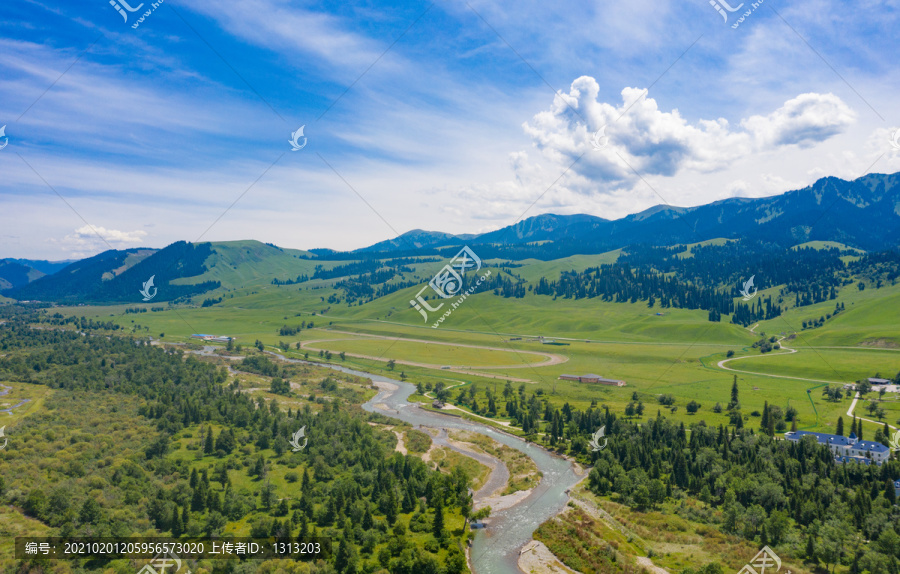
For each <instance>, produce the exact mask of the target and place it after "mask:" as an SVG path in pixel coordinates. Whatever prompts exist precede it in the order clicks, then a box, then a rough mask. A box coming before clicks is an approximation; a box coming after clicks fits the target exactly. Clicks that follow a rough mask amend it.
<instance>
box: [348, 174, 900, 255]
mask: <svg viewBox="0 0 900 574" xmlns="http://www.w3.org/2000/svg"><path fill="white" fill-rule="evenodd" d="M410 233H416V237H417V238H421V237H423V236H426V234H430V236H432V237H438V236H440V237H441V239H442V240H443V241H445V242H451V243H453V244H455V245H461V244H462V243H463V242H466V243H468V244H469V245H479V244H480V245H488V244H493V245H494V246H498V245H506V246H524V245H525V244H528V243H534V242H540V241H543V242H547V241H549V242H553V243H554V245H552V246H543V247H542V248H540V249H521V248H520V249H505V250H500V251H502V252H503V253H504V254H506V255H502V256H509V257H513V256H515V255H522V256H526V255H527V256H537V257H539V258H541V259H548V258H549V259H555V258H557V257H565V256H568V255H573V254H576V253H601V252H605V251H609V250H612V249H617V248H620V247H625V246H627V245H632V244H637V243H649V244H654V245H672V244H677V243H694V242H698V241H705V240H708V239H714V238H719V237H722V238H735V239H736V238H747V239H760V240H765V241H771V242H774V243H778V244H781V245H783V246H790V245H795V244H798V243H804V242H807V241H838V242H840V243H844V244H846V245H849V246H852V247H857V248H859V249H864V250H867V251H878V250H883V249H890V248H895V247H897V245H898V243H900V173H895V174H888V175H886V174H869V175H866V176H863V177H861V178H859V179H856V180H853V181H846V180H843V179H840V178H836V177H825V178H822V179H819V180H818V181H816V182H815V183H814V184H812V185H810V186H808V187H805V188H803V189H798V190H794V191H789V192H787V193H784V194H781V195H775V196H770V197H761V198H741V197H737V198H730V199H724V200H720V201H715V202H713V203H709V204H706V205H701V206H697V207H675V206H669V205H656V206H653V207H651V208H649V209H646V210H644V211H642V212H640V213H635V214H632V215H628V216H626V217H623V218H621V219H617V220H613V221H610V220H607V219H603V218H600V217H595V216H591V215H583V214H580V215H556V214H542V215H538V216H535V217H530V218H528V219H524V220H522V221H519V222H517V223H515V224H513V225H510V226H508V227H504V228H502V229H498V230H497V231H492V232H489V233H484V234H481V235H477V236H474V237H472V238H469V239H462V237H463V236H453V235H451V234H442V233H440V232H424V231H421V230H417V231H416V232H410ZM406 235H407V234H404V235H402V236H400V237H399V238H397V239H394V240H391V241H383V242H380V243H376V244H375V245H372V246H369V247H366V248H363V249H359V250H357V251H356V252H358V253H371V252H373V251H385V252H389V251H407V250H409V249H410V248H409V246H408V243H409V242H407V241H398V240H400V239H401V238H404V237H405V236H406ZM422 247H425V245H422Z"/></svg>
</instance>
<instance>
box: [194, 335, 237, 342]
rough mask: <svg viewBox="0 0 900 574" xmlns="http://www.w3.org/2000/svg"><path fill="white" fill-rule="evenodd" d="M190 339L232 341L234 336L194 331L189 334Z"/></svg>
mask: <svg viewBox="0 0 900 574" xmlns="http://www.w3.org/2000/svg"><path fill="white" fill-rule="evenodd" d="M191 339H201V340H203V341H212V342H214V343H227V342H229V341H233V340H234V339H235V337H225V336H222V335H204V334H202V333H195V334H193V335H191Z"/></svg>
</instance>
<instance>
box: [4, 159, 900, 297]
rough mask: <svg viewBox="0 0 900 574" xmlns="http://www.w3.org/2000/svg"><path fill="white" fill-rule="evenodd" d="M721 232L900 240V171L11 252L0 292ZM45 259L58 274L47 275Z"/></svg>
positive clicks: (204, 287)
mask: <svg viewBox="0 0 900 574" xmlns="http://www.w3.org/2000/svg"><path fill="white" fill-rule="evenodd" d="M718 238H723V239H745V240H756V241H761V242H764V243H768V244H773V245H778V246H780V247H782V248H788V247H792V246H794V245H798V244H803V243H807V242H815V241H824V242H828V241H831V242H837V243H840V244H843V245H846V246H848V247H852V248H856V249H861V250H864V251H884V250H889V249H896V248H897V247H898V245H900V173H897V174H891V175H884V174H871V175H867V176H864V177H861V178H859V179H856V180H854V181H845V180H842V179H839V178H835V177H826V178H822V179H820V180H818V181H817V182H815V183H814V184H813V185H811V186H808V187H805V188H803V189H799V190H795V191H790V192H787V193H784V194H782V195H777V196H772V197H763V198H731V199H725V200H721V201H716V202H713V203H710V204H707V205H701V206H697V207H673V206H668V205H657V206H654V207H651V208H649V209H646V210H644V211H642V212H640V213H635V214H632V215H628V216H626V217H623V218H621V219H617V220H607V219H603V218H601V217H595V216H593V215H585V214H580V215H556V214H551V213H547V214H541V215H537V216H535V217H529V218H527V219H523V220H522V221H518V222H516V223H515V224H514V225H510V226H508V227H505V228H503V229H499V230H497V231H492V232H489V233H483V234H480V235H475V234H451V233H444V232H438V231H424V230H421V229H416V230H412V231H409V232H407V233H404V234H403V235H401V236H398V237H397V238H394V239H391V240H387V241H382V242H379V243H376V244H374V245H370V246H369V247H365V248H362V249H358V250H356V251H352V252H339V251H333V250H331V249H313V250H309V251H300V250H295V249H287V248H281V247H278V246H275V245H271V244H262V243H259V242H257V241H252V240H251V241H243V242H242V241H235V242H220V243H198V244H191V243H187V242H184V241H178V242H176V243H173V244H171V245H169V246H168V247H165V248H164V249H149V248H134V249H124V250H114V249H113V250H109V251H105V252H103V253H100V254H98V255H95V256H93V257H89V258H86V259H83V260H80V261H75V262H72V263H68V264H66V265H65V267H64V268H62V269H58V267H59V266H60V264H63V263H66V262H47V261H31V260H15V259H5V260H0V293H2V294H3V295H4V296H6V297H11V298H13V299H17V300H20V301H21V300H38V301H56V302H62V303H72V302H117V301H131V302H139V301H141V296H140V295H139V293H138V290H139V289H140V286H141V285H143V283H144V282H145V281H148V280H149V278H150V277H154V282H155V283H154V286H155V287H156V288H157V289H158V290H159V295H158V296H157V297H155V298H154V299H152V300H154V301H176V300H184V299H186V298H189V297H192V296H195V295H199V294H203V293H206V292H208V291H211V290H213V289H218V288H219V287H222V286H223V284H224V287H225V288H226V289H228V288H236V287H239V286H240V285H242V284H243V283H244V282H245V281H246V280H247V279H248V278H250V277H257V278H267V277H277V278H279V279H283V280H287V279H289V278H291V279H292V278H294V277H297V276H299V275H302V274H308V275H312V274H313V273H314V271H315V266H316V265H318V263H317V261H322V262H327V261H348V260H361V259H389V258H396V257H401V256H402V257H406V256H412V255H442V256H448V255H453V254H454V253H455V252H456V251H457V250H458V249H459V247H460V246H462V245H464V244H467V245H469V246H472V247H473V248H474V249H475V251H476V252H477V254H478V255H479V257H481V258H482V259H489V258H502V259H506V260H523V259H528V258H534V259H539V260H544V261H549V260H554V259H560V258H563V257H568V256H571V255H576V254H593V253H605V252H609V251H613V250H616V249H620V248H623V247H627V246H630V245H654V246H671V245H677V244H688V243H697V242H701V241H706V240H710V239H718ZM31 264H33V265H31ZM38 267H42V268H43V269H46V270H47V271H49V272H52V274H46V275H45V272H44V271H42V270H39V269H38ZM208 272H209V273H208ZM268 281H269V279H266V282H268Z"/></svg>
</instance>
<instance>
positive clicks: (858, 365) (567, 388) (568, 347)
mask: <svg viewBox="0 0 900 574" xmlns="http://www.w3.org/2000/svg"><path fill="white" fill-rule="evenodd" d="M613 257H614V256H613V255H610V254H605V255H601V256H575V257H572V258H567V259H569V260H570V261H565V262H562V263H561V261H563V260H559V261H555V262H527V264H526V265H524V266H523V267H519V268H516V272H517V273H518V274H521V275H522V276H531V275H533V276H534V277H539V276H541V275H545V274H550V273H552V272H554V269H557V268H558V269H565V268H566V267H567V266H571V267H570V268H573V269H579V268H584V267H588V266H591V265H598V264H601V263H602V262H605V261H606V260H610V261H611V260H612V258H613ZM294 261H297V262H298V263H299V262H300V260H297V259H294ZM305 263H306V262H304V264H305ZM551 264H552V265H551ZM431 265H435V264H431ZM425 266H426V265H425V264H423V267H425ZM554 266H555V267H554ZM551 267H553V269H551ZM429 269H430V268H429ZM529 274H530V275H529ZM248 280H249V279H248ZM261 280H262V278H259V281H260V282H259V283H257V284H255V285H253V286H252V287H251V286H248V287H246V288H245V289H244V290H243V291H239V290H234V291H229V292H226V293H224V294H223V296H224V300H223V302H222V303H221V304H219V305H215V306H213V307H208V308H189V307H179V308H177V309H171V310H165V311H161V312H147V313H139V314H124V311H125V308H126V307H125V306H113V307H78V308H61V309H59V310H60V312H62V313H64V314H76V315H85V316H92V317H96V318H98V319H103V320H108V319H109V318H112V319H113V320H115V321H116V322H118V323H119V324H121V325H122V326H123V327H125V328H126V330H129V329H133V328H134V327H135V326H136V325H140V329H139V330H138V332H139V333H146V334H149V335H151V336H153V337H155V338H156V337H159V336H160V335H161V334H165V337H164V339H163V340H164V341H174V342H177V341H182V342H185V341H188V340H189V337H190V335H191V334H192V333H197V332H201V333H214V334H222V335H226V334H227V335H231V336H236V337H238V339H237V341H236V343H238V344H240V345H242V346H243V347H244V348H245V349H246V348H248V347H250V346H251V345H252V344H253V342H254V341H256V340H259V341H262V342H263V343H264V344H266V345H276V344H278V343H279V342H280V341H282V342H285V343H287V344H289V345H290V346H291V350H290V351H289V352H287V353H286V354H287V355H288V356H290V357H294V358H303V357H304V356H305V354H306V353H308V354H309V358H310V360H321V359H319V357H318V351H317V349H328V350H330V351H332V352H333V353H334V354H335V355H337V353H338V352H339V351H345V352H346V353H347V356H346V357H345V359H344V360H342V361H341V360H339V359H338V357H337V356H334V357H332V361H334V362H338V363H339V364H342V365H345V366H347V367H351V368H357V369H360V370H363V371H367V372H372V373H381V374H385V375H388V376H398V375H399V374H400V372H401V371H403V373H404V375H405V376H406V377H407V380H409V381H411V382H413V383H417V382H423V383H431V384H434V383H437V382H441V383H443V384H444V385H458V384H464V385H472V384H474V385H476V387H477V391H476V398H477V400H478V401H479V403H483V401H485V400H486V392H487V390H488V389H490V390H492V391H493V392H494V394H495V396H499V394H500V391H502V389H503V387H504V385H505V381H506V380H510V381H512V383H513V385H514V386H515V387H518V386H519V385H520V384H522V383H526V385H527V387H528V390H527V393H528V394H530V393H532V392H535V393H541V394H543V396H544V397H546V398H548V399H549V401H550V402H551V404H553V405H555V406H557V407H562V406H563V405H564V404H565V403H567V402H568V403H570V404H571V405H572V406H575V407H579V408H586V407H588V406H590V405H591V404H598V405H607V406H609V407H610V409H612V410H613V411H616V412H620V413H621V412H623V411H624V410H625V407H626V406H627V405H628V403H630V402H632V401H633V393H637V399H638V400H640V401H641V402H642V403H643V404H644V407H645V411H646V412H645V414H644V416H655V414H656V410H657V409H661V408H662V409H663V411H664V412H665V414H666V416H669V417H672V418H675V419H677V420H682V421H683V422H685V423H690V422H693V421H696V420H699V419H703V420H706V421H707V422H708V423H709V424H725V423H726V422H727V418H726V416H725V414H718V413H714V412H712V410H711V409H712V407H713V406H714V405H715V404H716V403H720V404H723V405H724V404H726V403H727V402H728V400H729V391H730V385H731V381H732V377H733V376H734V375H735V374H736V375H737V376H738V383H739V387H740V389H741V402H742V404H743V405H744V413H745V415H746V414H748V413H750V412H752V411H754V410H761V409H762V406H763V404H764V403H765V402H766V401H768V402H769V403H772V404H776V405H779V406H781V407H782V408H786V407H787V406H788V405H790V406H793V407H794V408H796V409H798V411H799V417H800V424H801V426H809V425H816V424H817V425H818V427H817V428H819V429H820V430H827V429H828V428H833V424H834V422H835V421H836V419H837V416H839V415H840V414H842V413H843V412H845V411H846V405H844V404H842V403H828V402H825V401H824V400H822V398H821V397H820V396H817V395H819V392H820V391H819V392H814V393H813V394H812V396H811V397H808V396H807V393H806V389H808V388H809V387H811V386H813V385H814V384H817V383H813V382H810V381H806V380H804V379H813V380H825V381H835V382H851V381H855V380H857V379H861V378H865V377H870V376H874V375H875V374H876V373H880V374H881V375H882V376H893V375H894V374H896V373H897V372H900V352H897V351H894V350H891V349H893V347H892V346H893V345H897V344H898V341H900V333H898V329H897V327H896V325H895V321H894V318H895V317H897V316H900V286H885V287H882V288H881V289H866V290H862V291H860V290H859V289H857V288H856V286H855V285H848V286H846V287H844V288H842V289H841V290H840V292H839V296H838V299H837V300H838V301H840V302H843V303H844V305H845V310H844V311H843V312H842V313H840V314H838V315H836V316H834V317H832V318H831V319H828V321H827V322H826V323H825V325H824V326H822V327H819V328H817V329H807V330H803V329H802V325H801V323H802V321H803V320H806V319H807V318H813V317H816V318H818V317H819V316H824V315H825V314H827V313H830V312H832V311H833V310H834V301H828V302H824V303H819V304H816V305H810V306H807V307H801V308H797V309H793V308H789V309H788V310H787V311H786V312H785V313H784V315H783V316H781V317H778V318H776V319H772V320H769V321H762V322H760V324H759V325H758V326H756V327H755V328H754V332H750V331H749V330H748V329H745V328H743V327H741V326H739V325H733V324H730V323H726V322H722V323H714V322H709V321H708V320H707V316H706V312H705V311H701V310H694V311H692V310H686V309H671V308H669V309H663V308H660V307H659V305H656V306H655V307H653V308H648V307H647V305H646V304H645V303H640V302H638V303H612V302H603V301H600V300H597V299H581V300H571V299H555V300H554V299H553V298H551V297H548V296H543V295H541V296H535V295H527V296H526V297H525V298H522V299H513V298H510V299H505V298H502V297H496V296H493V295H491V294H488V293H484V294H478V295H473V296H471V297H469V298H468V299H467V300H466V303H465V305H462V306H460V307H459V308H458V309H457V310H456V311H455V312H454V313H453V315H452V316H450V317H449V318H448V320H447V321H445V322H444V323H443V324H442V325H441V328H439V329H433V328H431V327H430V325H423V324H422V318H421V316H420V315H418V313H416V312H415V311H414V310H412V309H410V307H409V298H410V294H411V293H413V292H414V290H413V289H412V288H410V289H408V290H401V291H398V292H396V293H392V294H390V295H387V296H385V297H382V298H379V299H376V300H375V301H373V302H371V303H368V304H366V305H364V306H361V307H360V306H354V307H346V306H332V305H329V304H328V303H326V302H325V301H324V298H325V297H324V295H327V293H329V292H332V290H330V289H328V288H326V289H312V290H311V289H307V288H298V287H296V286H273V285H267V284H262V283H261ZM776 291H777V290H776ZM137 306H141V305H137ZM146 306H147V307H149V306H150V305H146ZM323 312H325V314H324V315H323V314H322V313H323ZM301 323H305V324H306V328H305V329H301V330H300V331H299V332H298V333H296V334H295V335H289V336H282V335H280V334H279V330H280V329H281V328H282V327H283V326H285V325H287V326H289V327H291V328H295V327H300V326H301ZM310 323H312V327H313V328H312V329H310ZM795 332H796V333H797V335H796V337H795V338H794V339H792V340H790V341H785V343H786V344H787V345H788V346H790V347H791V348H793V349H796V350H797V352H796V353H794V354H783V355H777V356H776V355H774V354H773V355H765V356H762V355H759V354H758V351H756V350H755V349H751V348H750V345H751V344H752V343H753V342H754V341H756V340H757V339H759V337H760V334H761V333H766V334H767V336H770V335H773V334H775V335H779V336H781V334H782V333H783V334H784V335H789V334H791V333H795ZM360 335H370V336H371V335H374V336H377V337H386V338H387V339H373V338H372V337H366V336H360ZM538 336H544V337H546V338H548V339H551V340H554V341H555V342H556V343H557V344H555V345H547V344H541V342H540V341H539V340H538V339H537V337H538ZM298 342H299V343H301V344H303V345H307V346H309V347H310V348H309V349H304V350H302V351H297V350H296V349H295V348H294V347H295V346H296V343H298ZM428 342H434V343H442V344H441V345H434V344H429V343H428ZM476 347H487V348H490V349H491V350H488V349H482V348H476ZM834 347H837V348H834ZM841 347H850V348H841ZM728 351H733V353H734V356H736V357H742V356H745V355H751V356H753V358H748V359H739V360H733V361H730V362H729V363H728V364H727V366H728V367H730V368H733V369H737V370H740V371H745V372H740V373H734V372H729V371H727V370H724V369H721V368H719V367H718V366H717V363H718V362H719V361H721V360H724V359H726V352H728ZM531 353H549V354H552V355H558V356H561V357H563V358H565V359H566V362H564V363H557V364H548V363H547V362H546V359H545V358H544V357H543V356H540V355H534V354H531ZM245 354H246V353H245ZM352 354H355V355H360V357H353V356H351V355H352ZM757 356H761V357H763V358H756V357H757ZM366 357H371V358H366ZM378 357H380V358H381V360H374V359H375V358H378ZM387 359H394V360H396V361H398V365H397V367H396V368H395V370H394V371H391V370H389V369H388V368H387V366H386V360H387ZM402 363H416V364H418V366H417V365H414V364H402ZM504 365H506V366H519V367H520V368H504ZM438 366H449V367H452V368H453V370H452V371H448V370H442V369H440V368H439V367H438ZM459 367H482V369H481V373H482V374H478V373H473V372H465V370H460V369H458V368H459ZM485 368H490V369H489V370H487V369H485ZM584 373H597V374H600V375H601V376H604V377H608V378H613V379H622V380H625V381H626V382H627V386H626V387H624V388H615V387H607V386H602V385H590V384H582V383H577V382H570V381H559V380H558V378H559V376H560V375H561V374H584ZM488 374H490V375H491V376H492V377H494V378H490V377H488ZM771 375H778V377H779V378H776V377H773V376H771ZM783 377H787V378H783ZM300 390H301V391H302V392H312V389H309V388H303V389H300ZM664 393H665V394H671V395H673V396H674V397H675V399H676V403H675V406H677V407H678V408H677V409H676V411H675V412H674V413H672V412H670V411H669V410H668V409H665V408H663V407H661V405H659V404H658V402H657V400H656V399H657V397H658V396H659V395H661V394H664ZM810 398H811V399H812V401H813V402H814V404H815V409H814V408H813V404H811V403H810ZM691 400H696V401H698V402H699V403H700V404H701V409H700V411H699V412H698V413H697V414H695V415H690V414H688V413H686V412H685V410H684V405H685V404H687V403H688V402H689V401H691ZM429 402H430V401H429ZM502 405H503V401H501V409H500V410H501V413H502V409H503V407H502ZM497 418H498V420H503V417H502V416H498V417H497ZM817 420H818V422H817ZM749 424H754V423H753V422H752V421H749Z"/></svg>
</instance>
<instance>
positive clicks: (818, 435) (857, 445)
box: [784, 431, 891, 464]
mask: <svg viewBox="0 0 900 574" xmlns="http://www.w3.org/2000/svg"><path fill="white" fill-rule="evenodd" d="M805 436H812V437H815V439H816V441H817V442H818V443H819V444H826V445H828V448H830V449H831V452H832V453H834V461H835V462H836V463H845V462H862V463H864V464H871V463H873V462H874V463H875V464H881V463H883V462H884V461H886V460H887V459H888V458H889V457H890V455H891V451H890V449H889V448H888V447H886V446H884V445H883V444H881V443H880V442H872V441H870V440H859V439H857V438H856V435H855V434H853V433H850V436H841V435H837V434H827V433H823V432H809V431H791V432H786V433H784V438H785V439H787V440H790V441H793V442H798V441H800V439H802V438H803V437H805Z"/></svg>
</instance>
